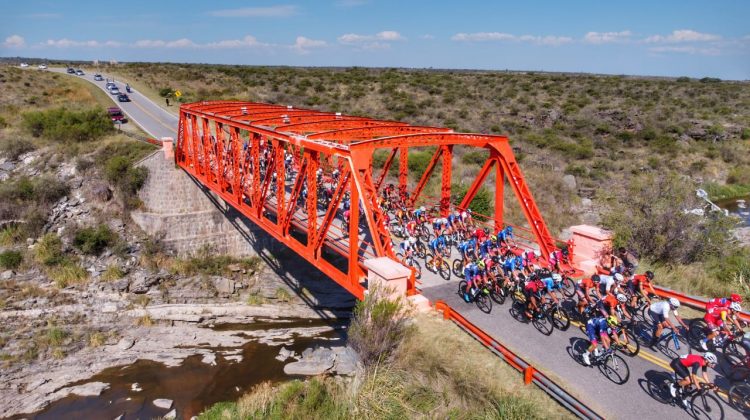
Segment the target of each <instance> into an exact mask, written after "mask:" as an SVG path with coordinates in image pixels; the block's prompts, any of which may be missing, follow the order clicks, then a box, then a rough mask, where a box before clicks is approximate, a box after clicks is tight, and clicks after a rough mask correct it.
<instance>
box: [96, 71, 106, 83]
mask: <svg viewBox="0 0 750 420" xmlns="http://www.w3.org/2000/svg"><path fill="white" fill-rule="evenodd" d="M94 80H96V81H97V82H101V81H102V80H104V78H103V77H102V75H101V74H99V73H97V74H95V75H94Z"/></svg>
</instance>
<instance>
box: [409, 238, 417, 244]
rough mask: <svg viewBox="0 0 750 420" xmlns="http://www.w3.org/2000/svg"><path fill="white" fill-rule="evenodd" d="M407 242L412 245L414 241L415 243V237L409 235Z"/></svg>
mask: <svg viewBox="0 0 750 420" xmlns="http://www.w3.org/2000/svg"><path fill="white" fill-rule="evenodd" d="M409 243H410V244H412V245H414V244H415V243H417V238H415V237H413V236H410V237H409Z"/></svg>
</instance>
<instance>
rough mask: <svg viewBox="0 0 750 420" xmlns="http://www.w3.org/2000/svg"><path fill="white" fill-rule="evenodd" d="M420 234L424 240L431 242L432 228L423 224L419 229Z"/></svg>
mask: <svg viewBox="0 0 750 420" xmlns="http://www.w3.org/2000/svg"><path fill="white" fill-rule="evenodd" d="M418 230H419V232H417V233H418V235H419V238H420V239H422V240H423V241H424V242H430V228H428V227H427V226H424V225H423V226H421V227H420V228H419V229H418Z"/></svg>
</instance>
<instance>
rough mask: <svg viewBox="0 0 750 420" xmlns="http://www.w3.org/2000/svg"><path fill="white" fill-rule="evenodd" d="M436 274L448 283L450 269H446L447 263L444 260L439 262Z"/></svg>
mask: <svg viewBox="0 0 750 420" xmlns="http://www.w3.org/2000/svg"><path fill="white" fill-rule="evenodd" d="M438 273H440V277H442V278H443V280H445V281H448V280H450V279H451V268H450V267H448V263H447V262H445V260H442V261H441V264H440V267H438Z"/></svg>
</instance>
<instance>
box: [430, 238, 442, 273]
mask: <svg viewBox="0 0 750 420" xmlns="http://www.w3.org/2000/svg"><path fill="white" fill-rule="evenodd" d="M440 238H442V236H438V237H437V238H432V239H431V240H430V242H428V243H427V249H428V250H429V251H430V253H431V254H432V255H433V256H434V258H433V259H432V261H433V267H434V268H435V269H437V268H438V267H440V265H438V264H442V261H443V253H442V247H441V246H440Z"/></svg>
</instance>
